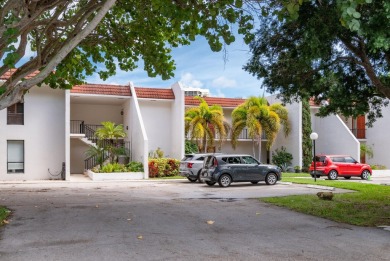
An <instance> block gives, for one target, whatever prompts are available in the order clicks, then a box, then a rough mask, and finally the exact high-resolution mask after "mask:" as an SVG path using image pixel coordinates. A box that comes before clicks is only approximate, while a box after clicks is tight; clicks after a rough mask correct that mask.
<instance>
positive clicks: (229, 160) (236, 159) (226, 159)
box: [222, 157, 241, 164]
mask: <svg viewBox="0 0 390 261" xmlns="http://www.w3.org/2000/svg"><path fill="white" fill-rule="evenodd" d="M222 161H224V162H226V163H228V164H240V163H241V160H240V157H223V158H222Z"/></svg>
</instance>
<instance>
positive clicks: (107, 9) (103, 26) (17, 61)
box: [0, 0, 253, 109]
mask: <svg viewBox="0 0 390 261" xmlns="http://www.w3.org/2000/svg"><path fill="white" fill-rule="evenodd" d="M242 5H243V3H242V0H221V1H202V0H195V1H185V0H175V1H171V0H146V1H139V0H126V1H125V0H96V1H87V0H81V1H76V0H73V1H69V0H40V1H37V0H27V1H21V0H0V61H1V62H0V77H1V78H3V79H4V78H5V77H4V75H5V74H7V73H9V72H10V70H11V69H13V68H16V69H17V70H16V71H15V72H13V74H12V77H8V79H6V81H5V82H4V84H3V85H2V86H1V87H0V109H4V108H6V107H8V106H9V105H11V104H14V103H16V102H18V101H21V100H22V98H23V95H24V94H25V93H26V92H27V91H28V90H29V89H30V88H31V87H33V86H34V85H39V84H41V83H42V82H43V83H45V84H47V85H49V86H50V87H52V88H63V89H70V88H71V87H72V86H74V85H76V84H80V83H82V82H83V80H84V79H85V77H86V76H88V75H92V74H94V73H99V75H100V77H101V78H102V79H103V80H104V79H107V78H108V77H109V76H112V75H114V74H115V72H116V70H117V69H118V68H120V69H121V70H125V71H131V70H134V69H135V68H136V67H137V66H138V65H139V64H138V62H139V61H140V60H141V59H142V60H143V64H144V69H145V70H146V71H147V73H148V75H149V76H151V77H153V76H157V75H161V76H162V78H163V79H168V78H170V77H172V76H173V71H174V69H175V64H174V61H173V59H172V56H171V54H170V53H171V50H172V48H174V47H178V46H180V45H188V44H190V42H191V41H194V40H195V37H196V36H198V35H200V36H204V37H205V38H206V39H207V40H208V43H209V45H210V47H211V49H212V50H213V51H219V50H221V49H222V48H223V44H230V43H231V42H233V41H234V40H235V37H234V33H233V27H234V26H232V25H235V26H237V28H238V33H240V34H243V35H244V39H245V41H246V42H249V41H250V40H251V37H252V35H251V33H250V30H251V29H252V27H253V23H252V20H251V16H250V15H249V14H247V13H245V11H244V10H243V9H242ZM30 46H31V49H32V50H33V51H34V52H35V54H34V55H32V56H31V57H26V55H28V54H29V53H30V52H28V48H29V47H30ZM37 71H38V74H37V75H35V76H33V77H27V76H31V75H32V74H33V73H35V72H37Z"/></svg>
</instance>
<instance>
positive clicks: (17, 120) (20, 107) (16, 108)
mask: <svg viewBox="0 0 390 261" xmlns="http://www.w3.org/2000/svg"><path fill="white" fill-rule="evenodd" d="M7 124H8V125H24V103H20V102H19V103H16V104H14V105H11V106H9V107H8V108H7Z"/></svg>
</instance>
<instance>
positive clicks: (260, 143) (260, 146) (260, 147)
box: [258, 136, 261, 162]
mask: <svg viewBox="0 0 390 261" xmlns="http://www.w3.org/2000/svg"><path fill="white" fill-rule="evenodd" d="M258 142H259V146H258V148H259V161H260V162H261V136H260V137H259V140H258Z"/></svg>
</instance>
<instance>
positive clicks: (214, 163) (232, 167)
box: [200, 154, 282, 187]
mask: <svg viewBox="0 0 390 261" xmlns="http://www.w3.org/2000/svg"><path fill="white" fill-rule="evenodd" d="M281 178H282V172H281V170H280V168H279V167H277V166H274V165H266V164H261V163H260V162H258V161H257V160H256V159H255V158H253V157H252V156H250V155H239V154H220V155H210V156H207V157H206V158H205V159H204V161H203V168H202V171H201V177H200V179H201V180H202V181H204V182H206V184H207V185H209V186H213V185H214V184H215V183H217V182H218V184H219V185H220V186H221V187H228V186H230V184H231V183H232V182H251V183H252V184H257V183H258V182H259V181H265V183H266V184H267V185H275V184H276V182H277V181H278V180H280V179H281Z"/></svg>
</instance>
